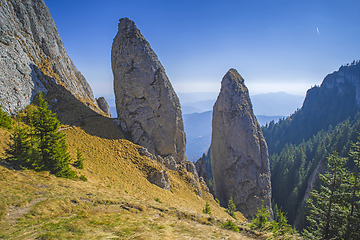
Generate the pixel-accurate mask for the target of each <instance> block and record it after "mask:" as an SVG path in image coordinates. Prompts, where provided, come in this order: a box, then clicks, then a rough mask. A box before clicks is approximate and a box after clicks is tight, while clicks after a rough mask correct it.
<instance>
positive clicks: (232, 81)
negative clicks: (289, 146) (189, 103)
mask: <svg viewBox="0 0 360 240" xmlns="http://www.w3.org/2000/svg"><path fill="white" fill-rule="evenodd" d="M210 149H211V166H212V173H213V178H214V192H215V196H216V197H217V198H218V199H219V200H220V202H221V203H222V205H224V206H226V204H227V202H228V200H229V198H230V197H233V200H234V203H235V204H236V208H237V210H239V211H240V212H241V213H242V214H243V215H244V216H245V217H247V218H250V217H252V216H254V214H255V213H256V211H257V208H258V207H259V206H260V205H261V200H264V205H265V206H267V207H268V208H269V207H270V203H271V182H270V166H269V157H268V150H267V145H266V142H265V139H264V137H263V135H262V132H261V128H260V125H259V124H258V123H257V120H256V118H255V116H254V113H253V109H252V104H251V101H250V97H249V92H248V89H247V88H246V86H245V84H244V79H243V78H242V77H241V76H240V74H239V73H238V72H237V71H236V70H235V69H230V70H229V71H228V72H227V73H226V75H225V76H224V78H223V79H222V82H221V91H220V94H219V96H218V98H217V100H216V102H215V105H214V108H213V119H212V140H211V148H210ZM269 209H270V208H269Z"/></svg>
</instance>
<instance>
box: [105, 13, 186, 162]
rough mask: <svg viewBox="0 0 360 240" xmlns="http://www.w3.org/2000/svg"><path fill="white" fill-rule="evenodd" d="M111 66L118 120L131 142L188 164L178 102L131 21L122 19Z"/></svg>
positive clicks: (161, 70) (156, 61) (156, 153)
mask: <svg viewBox="0 0 360 240" xmlns="http://www.w3.org/2000/svg"><path fill="white" fill-rule="evenodd" d="M111 65H112V70H113V74H114V92H115V99H116V110H117V114H118V119H119V120H120V125H121V127H122V128H123V130H125V131H126V132H127V133H128V135H129V138H130V140H132V141H133V142H134V143H136V144H139V145H141V146H143V147H146V148H147V149H148V150H149V152H151V153H152V154H155V155H160V156H162V157H166V156H169V155H171V156H172V157H173V158H174V159H175V161H176V162H177V163H181V162H183V161H185V160H186V155H185V132H184V124H183V119H182V113H181V107H180V102H179V99H178V97H177V95H176V93H175V91H174V89H173V87H172V86H171V83H170V81H169V79H168V77H167V76H166V74H165V70H164V67H163V66H162V65H161V63H160V61H159V60H158V58H157V56H156V54H155V52H154V51H153V50H152V49H151V47H150V44H149V43H148V42H147V41H146V39H145V38H144V37H143V36H142V34H141V33H140V31H139V29H138V28H137V27H136V26H135V23H134V22H133V21H131V20H129V19H128V18H122V19H120V23H119V29H118V33H117V35H116V37H115V39H114V41H113V45H112V51H111Z"/></svg>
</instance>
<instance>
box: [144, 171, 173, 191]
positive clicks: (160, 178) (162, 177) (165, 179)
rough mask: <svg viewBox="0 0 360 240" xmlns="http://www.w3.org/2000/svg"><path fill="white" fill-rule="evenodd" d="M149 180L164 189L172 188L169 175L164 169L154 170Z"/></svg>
mask: <svg viewBox="0 0 360 240" xmlns="http://www.w3.org/2000/svg"><path fill="white" fill-rule="evenodd" d="M149 181H150V182H151V183H153V184H155V185H156V186H158V187H160V188H162V189H165V190H170V182H169V176H168V175H167V173H166V171H164V170H160V171H153V172H152V173H151V174H150V176H149Z"/></svg>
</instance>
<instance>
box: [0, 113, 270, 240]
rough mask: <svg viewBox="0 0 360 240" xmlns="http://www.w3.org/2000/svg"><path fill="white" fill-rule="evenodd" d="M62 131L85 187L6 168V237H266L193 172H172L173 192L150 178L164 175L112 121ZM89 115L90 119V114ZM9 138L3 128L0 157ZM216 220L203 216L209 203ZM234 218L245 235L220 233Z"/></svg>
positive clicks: (1, 226)
mask: <svg viewBox="0 0 360 240" xmlns="http://www.w3.org/2000/svg"><path fill="white" fill-rule="evenodd" d="M80 115H81V113H80ZM92 116H95V117H91V118H87V119H86V120H84V122H83V123H81V121H79V122H78V123H77V124H75V125H74V126H72V127H70V128H68V129H65V130H63V132H64V133H65V135H66V139H67V143H68V146H69V152H70V155H71V156H72V158H73V159H76V149H77V148H78V149H80V151H81V152H82V155H83V157H84V159H85V161H84V165H85V168H84V169H83V170H78V169H76V171H77V172H78V174H79V175H85V176H86V177H87V179H88V181H87V182H83V181H80V180H69V179H62V178H56V177H54V176H53V175H50V174H49V173H48V172H34V171H30V170H16V171H15V170H11V168H9V167H6V166H7V165H6V163H5V162H2V164H1V165H0V186H1V187H0V219H1V220H0V238H1V239H14V238H17V239H254V238H258V239H261V238H264V237H266V235H262V234H260V233H257V232H254V231H251V230H250V229H248V228H247V227H246V222H245V221H244V219H243V217H242V215H241V213H237V217H238V219H240V220H238V221H235V220H234V219H232V218H231V217H229V215H228V214H226V213H225V211H224V210H225V209H223V208H221V207H220V206H219V205H218V204H217V203H216V202H215V201H214V199H213V196H212V195H211V194H210V193H208V192H206V191H205V189H204V186H202V187H201V188H202V197H200V196H199V195H197V194H196V189H195V188H194V187H193V186H192V185H191V184H190V183H189V181H188V178H189V177H191V175H188V174H189V173H185V174H184V173H181V172H177V171H171V170H167V172H168V175H169V179H170V184H171V191H169V190H164V189H161V188H159V187H157V186H156V185H154V184H152V183H150V182H149V181H148V180H147V174H148V171H149V170H150V169H152V168H156V169H160V168H161V166H159V165H158V164H157V163H154V162H153V161H152V160H150V159H149V158H147V157H144V156H141V155H140V154H139V148H140V147H139V146H137V145H135V144H133V143H131V142H129V141H127V140H125V139H122V138H123V137H124V134H123V133H122V132H121V131H120V130H119V129H118V128H117V126H116V125H115V124H114V123H113V122H112V120H111V119H109V118H105V117H103V116H100V115H97V116H96V115H92ZM85 117H89V116H85ZM8 139H9V132H8V131H7V130H3V129H0V157H1V158H4V148H5V147H6V144H7V142H8ZM206 202H208V203H209V204H210V208H211V212H212V215H207V214H203V213H202V210H203V208H204V206H205V203H206ZM228 219H231V220H233V221H234V222H235V223H236V224H237V225H238V226H239V227H240V229H241V231H240V233H236V232H233V231H230V230H226V229H222V228H220V226H221V224H222V223H223V222H225V221H226V220H228Z"/></svg>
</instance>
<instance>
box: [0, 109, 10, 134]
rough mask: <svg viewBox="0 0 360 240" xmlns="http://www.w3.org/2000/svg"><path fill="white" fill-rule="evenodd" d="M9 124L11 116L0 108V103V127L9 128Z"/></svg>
mask: <svg viewBox="0 0 360 240" xmlns="http://www.w3.org/2000/svg"><path fill="white" fill-rule="evenodd" d="M11 124H12V119H11V117H10V116H9V115H8V114H7V113H6V112H5V111H4V110H3V109H2V105H0V127H3V128H7V129H10V128H11Z"/></svg>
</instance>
